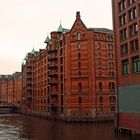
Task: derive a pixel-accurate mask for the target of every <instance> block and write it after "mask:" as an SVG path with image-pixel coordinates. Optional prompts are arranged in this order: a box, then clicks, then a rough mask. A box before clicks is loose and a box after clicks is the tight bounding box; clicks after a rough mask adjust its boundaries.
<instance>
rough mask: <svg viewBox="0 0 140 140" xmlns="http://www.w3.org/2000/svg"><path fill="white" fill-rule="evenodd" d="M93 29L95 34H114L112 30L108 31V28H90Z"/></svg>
mask: <svg viewBox="0 0 140 140" xmlns="http://www.w3.org/2000/svg"><path fill="white" fill-rule="evenodd" d="M90 29H93V30H94V31H95V32H100V33H109V34H111V33H112V30H110V29H106V28H90Z"/></svg>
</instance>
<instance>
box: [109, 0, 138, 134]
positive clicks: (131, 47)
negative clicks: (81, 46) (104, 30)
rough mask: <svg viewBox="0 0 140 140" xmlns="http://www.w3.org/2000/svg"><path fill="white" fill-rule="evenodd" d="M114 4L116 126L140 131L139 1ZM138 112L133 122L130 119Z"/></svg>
mask: <svg viewBox="0 0 140 140" xmlns="http://www.w3.org/2000/svg"><path fill="white" fill-rule="evenodd" d="M112 7H113V8H112V9H113V26H114V42H115V48H116V53H117V55H116V56H117V81H118V103H119V104H118V109H119V111H118V117H117V122H118V123H117V124H118V126H117V127H118V128H125V129H129V130H133V131H136V132H137V133H140V123H139V122H140V108H139V106H140V47H139V46H140V1H139V0H112ZM135 116H136V118H137V119H136V120H135V122H133V123H135V125H132V122H131V121H130V120H134V118H135ZM126 121H127V124H126ZM137 124H139V125H137Z"/></svg>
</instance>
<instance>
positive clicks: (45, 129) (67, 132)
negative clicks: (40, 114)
mask: <svg viewBox="0 0 140 140" xmlns="http://www.w3.org/2000/svg"><path fill="white" fill-rule="evenodd" d="M0 140H130V138H128V137H126V136H125V137H115V136H114V134H113V124H112V123H109V124H108V123H104V124H95V123H66V122H63V121H53V120H45V119H40V118H35V117H30V116H24V115H16V114H14V115H13V114H9V115H8V114H7V115H0Z"/></svg>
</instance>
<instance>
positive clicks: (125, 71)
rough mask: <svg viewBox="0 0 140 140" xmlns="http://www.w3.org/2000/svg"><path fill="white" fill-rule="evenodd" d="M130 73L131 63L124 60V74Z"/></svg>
mask: <svg viewBox="0 0 140 140" xmlns="http://www.w3.org/2000/svg"><path fill="white" fill-rule="evenodd" d="M128 73H129V63H128V60H125V61H122V74H123V75H127V74H128Z"/></svg>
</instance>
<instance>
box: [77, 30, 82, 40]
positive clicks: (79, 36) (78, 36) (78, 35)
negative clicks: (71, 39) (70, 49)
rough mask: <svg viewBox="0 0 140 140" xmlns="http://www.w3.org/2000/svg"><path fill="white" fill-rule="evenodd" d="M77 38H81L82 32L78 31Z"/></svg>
mask: <svg viewBox="0 0 140 140" xmlns="http://www.w3.org/2000/svg"><path fill="white" fill-rule="evenodd" d="M77 40H81V34H80V32H77Z"/></svg>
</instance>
